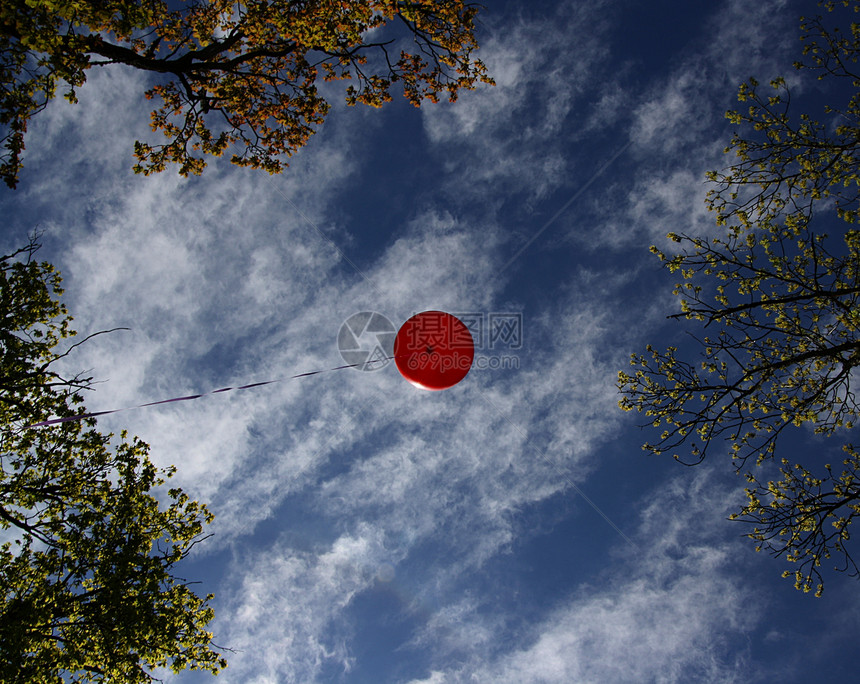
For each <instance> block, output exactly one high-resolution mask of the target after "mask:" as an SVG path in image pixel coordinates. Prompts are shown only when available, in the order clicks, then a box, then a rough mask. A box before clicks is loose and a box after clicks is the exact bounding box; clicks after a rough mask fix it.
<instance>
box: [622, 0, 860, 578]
mask: <svg viewBox="0 0 860 684" xmlns="http://www.w3.org/2000/svg"><path fill="white" fill-rule="evenodd" d="M823 5H824V7H825V8H826V9H828V10H835V9H837V6H838V9H840V10H844V8H848V10H849V12H848V15H849V19H850V15H851V14H854V13H855V12H857V10H858V9H860V3H858V2H857V1H856V0H854V1H852V2H847V1H846V2H843V3H823ZM843 19H844V15H843ZM825 21H826V20H825V19H824V18H822V17H817V18H815V19H809V20H804V21H803V24H802V26H803V29H804V32H805V33H804V36H803V38H804V41H805V43H804V45H805V47H804V55H806V56H807V61H806V62H803V63H800V62H799V63H798V64H797V65H796V66H797V67H798V68H799V69H801V70H813V71H815V72H816V73H817V74H818V76H819V78H821V79H838V80H839V83H840V84H845V83H850V84H851V85H852V86H853V89H852V91H851V94H850V96H849V97H848V99H847V103H845V104H843V105H841V106H837V105H836V104H833V105H831V106H828V107H826V108H825V110H824V115H825V116H826V117H827V118H826V119H825V121H824V122H819V121H816V120H814V119H813V118H812V117H811V116H809V115H807V114H806V113H797V112H795V111H794V109H793V108H791V107H789V104H790V97H789V92H788V89H787V88H786V84H785V81H784V80H783V79H776V80H774V81H773V82H772V83H771V90H770V94H767V95H762V94H761V92H760V90H759V84H758V83H757V82H756V81H755V80H753V79H751V80H750V81H749V82H748V83H746V84H744V85H743V86H741V89H740V93H739V96H738V97H739V100H740V101H741V102H743V103H745V104H747V105H748V107H747V109H746V110H739V111H732V112H729V113H728V115H727V116H728V118H729V119H730V120H731V121H732V122H733V123H735V124H736V125H737V126H738V132H736V133H735V135H734V137H733V139H732V142H731V144H730V145H729V147H728V148H727V149H726V152H733V153H734V154H735V162H734V164H732V166H731V167H730V168H729V169H728V170H726V171H722V172H716V171H715V172H712V173H710V174H709V180H710V181H711V182H712V184H713V188H712V190H711V191H710V192H709V193H708V196H707V200H706V201H707V203H708V206H709V208H710V209H711V210H712V211H713V212H714V213H715V215H716V223H717V225H718V227H721V229H722V234H720V235H717V236H716V237H698V236H690V235H680V234H676V233H670V234H669V236H668V237H669V239H670V240H671V241H672V242H673V243H674V244H675V245H677V253H672V254H667V253H664V252H663V251H662V250H660V249H658V248H656V247H652V248H651V249H652V251H653V252H654V253H655V254H656V255H657V256H658V257H659V258H660V259H661V261H662V262H663V263H664V264H665V266H666V267H667V268H668V269H669V270H670V271H671V272H673V273H677V274H679V275H680V277H681V282H679V283H678V284H677V285H676V286H675V290H674V293H675V295H676V296H677V297H679V299H680V304H681V313H680V314H675V315H674V316H671V318H675V319H680V320H686V321H689V322H690V323H689V326H690V327H694V328H698V329H700V330H701V332H700V334H699V335H698V336H695V335H694V336H693V338H692V339H693V340H695V344H697V345H698V352H699V357H698V358H695V357H693V358H691V359H687V358H683V355H681V356H679V352H678V349H676V348H674V347H669V348H668V349H666V350H665V351H660V350H657V349H654V348H653V347H651V346H649V347H647V348H646V353H644V354H633V356H632V358H631V362H630V363H631V366H632V367H633V370H631V371H622V372H620V373H619V375H618V386H619V388H620V390H621V392H622V395H623V396H622V398H621V400H620V402H619V405H620V406H621V408H622V409H624V410H628V411H630V410H636V411H639V412H642V413H643V414H644V415H646V416H648V424H651V425H653V426H654V427H659V428H662V430H661V433H660V437H659V439H657V440H656V441H655V442H654V443H648V444H645V445H644V448H645V449H647V450H650V451H652V452H654V453H662V452H666V451H668V452H671V453H672V454H673V455H674V457H675V458H676V459H678V460H680V461H682V462H684V463H686V464H688V465H693V464H696V463H700V462H701V461H702V460H703V459H704V458H705V457H706V456H707V455H708V454H709V453H713V452H714V451H715V450H717V452H718V453H725V452H726V451H727V452H728V453H730V454H731V456H732V459H733V461H734V465H735V468H736V469H737V471H738V472H745V474H746V476H747V479H748V480H749V482H750V483H751V484H752V486H751V487H750V488H749V489H748V490H747V494H748V503H747V505H745V506H744V507H743V508H742V510H741V511H740V513H739V514H737V515H736V516H733V517H735V518H737V519H740V520H744V521H746V522H748V523H751V524H752V525H753V531H752V532H750V533H749V535H748V536H750V537H751V538H752V539H754V540H755V541H756V542H757V545H758V548H763V547H766V548H767V549H768V550H769V551H770V552H771V553H772V554H774V555H776V556H782V557H784V558H785V559H786V560H788V561H792V562H795V563H797V564H798V568H797V570H796V572H790V573H788V574H789V575H791V576H792V577H794V578H795V582H796V586H797V587H798V588H799V589H803V590H804V591H809V590H810V589H812V588H813V586H815V588H816V593H817V594H819V595H820V593H821V591H822V589H823V582H822V580H821V575H820V573H819V571H818V568H819V566H820V564H821V561H822V560H823V559H826V558H829V557H830V556H831V554H832V553H834V552H835V553H837V555H838V556H839V559H840V564H839V567H840V568H841V569H843V570H848V571H849V572H850V573H851V574H853V575H857V574H858V567H857V565H856V564H855V563H854V560H853V559H852V558H851V554H850V552H849V549H848V547H847V545H846V544H845V542H846V541H847V540H848V538H849V529H848V528H849V526H850V525H851V523H852V521H853V519H854V517H855V516H857V515H858V514H860V506H858V503H860V472H858V466H860V462H858V455H857V452H856V451H855V450H854V448H853V447H852V446H851V444H845V445H844V448H845V451H846V452H847V454H848V458H846V459H844V464H843V465H844V467H843V468H842V469H840V470H835V471H831V468H830V466H829V465H826V466H825V465H824V463H823V461H822V462H819V458H818V455H817V454H810V456H809V462H808V463H807V464H806V465H805V466H801V465H799V464H797V465H794V466H793V467H792V466H790V465H789V464H787V463H783V465H782V467H781V468H779V473H780V475H779V476H778V477H777V478H776V479H770V478H771V477H773V475H770V476H768V477H762V476H761V473H764V472H769V471H768V468H770V467H771V466H772V460H773V458H774V456H775V454H776V448H777V443H778V440H779V438H780V437H781V436H783V435H785V434H789V433H790V431H791V430H793V429H796V428H799V427H802V426H807V427H809V428H812V431H813V432H814V433H817V434H818V435H821V436H822V437H844V436H845V435H846V431H848V430H851V429H853V428H854V426H855V425H856V424H857V422H858V417H860V404H858V402H857V398H856V396H855V394H854V391H853V390H854V389H856V388H855V387H854V385H856V382H857V379H858V377H860V376H858V367H860V231H858V230H856V229H855V228H854V227H853V224H854V223H855V222H856V221H857V217H858V211H860V174H858V165H860V69H858V68H857V67H858V66H860V65H858V64H857V60H858V57H860V24H857V23H855V22H852V21H848V20H847V19H846V20H845V22H846V23H847V28H846V27H845V26H842V27H841V28H840V27H833V28H827V26H826V24H825ZM836 92H839V91H838V90H837V91H836ZM825 226H826V227H827V228H828V229H829V230H830V232H831V233H832V235H830V236H828V235H827V234H826V231H825ZM682 447H683V449H682ZM813 473H817V474H815V475H814V474H813Z"/></svg>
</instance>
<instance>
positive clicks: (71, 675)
mask: <svg viewBox="0 0 860 684" xmlns="http://www.w3.org/2000/svg"><path fill="white" fill-rule="evenodd" d="M35 247H36V245H35V243H31V245H30V246H29V247H28V248H27V249H25V250H22V251H19V252H17V253H16V254H12V255H7V256H3V257H0V534H2V537H0V540H2V544H0V680H2V681H3V682H9V683H10V684H12V683H17V682H21V683H28V684H29V683H33V684H35V683H36V682H39V683H40V684H41V683H43V682H58V681H63V682H120V681H121V682H129V683H138V682H149V681H151V680H152V679H153V678H154V674H153V673H154V672H156V671H157V669H159V668H170V669H172V670H174V671H180V670H183V669H185V668H192V669H203V670H209V671H211V672H213V673H217V672H218V671H219V670H221V669H222V668H223V667H225V666H226V662H225V661H224V660H223V659H222V658H221V656H220V655H219V654H218V653H217V652H216V651H215V650H213V648H212V643H211V641H212V635H211V634H210V633H209V632H207V631H206V630H205V626H206V625H207V623H209V622H210V620H211V619H212V617H213V613H212V609H211V608H210V607H209V606H208V602H209V600H210V599H211V596H206V597H205V598H201V597H200V596H198V595H196V594H195V593H194V591H193V590H192V587H191V585H190V583H189V582H187V581H185V580H183V579H181V578H179V577H177V576H176V575H175V574H174V572H175V570H176V565H177V564H178V563H180V562H181V561H182V560H183V559H184V558H186V557H187V556H188V554H189V553H190V552H191V550H192V548H193V547H194V546H195V544H197V543H198V542H199V541H201V540H202V539H204V538H205V537H204V533H203V528H204V525H205V524H207V523H208V522H210V521H211V519H212V516H211V514H210V513H209V512H208V511H207V509H206V507H205V506H203V505H201V504H199V503H197V502H196V501H192V500H190V499H189V498H188V496H187V495H186V494H185V493H183V492H182V490H181V489H178V488H174V489H170V490H168V491H163V488H162V485H163V484H165V482H166V480H167V479H169V478H170V477H171V475H172V474H173V471H172V469H169V470H159V469H157V468H156V467H155V466H154V465H153V464H152V462H151V461H150V460H149V457H148V455H147V453H148V447H147V445H146V444H144V443H143V442H141V441H140V440H138V439H129V438H127V436H126V435H125V434H123V435H122V436H121V438H120V439H119V440H113V439H112V435H109V434H102V433H99V432H98V431H96V430H95V429H94V428H93V426H94V421H93V420H92V419H91V420H89V421H70V422H65V423H61V424H59V425H56V426H53V427H50V428H32V427H28V426H29V425H31V424H32V423H34V422H38V421H41V420H45V419H48V418H51V417H55V416H60V417H63V416H71V415H76V414H78V413H80V412H81V409H82V408H83V407H82V403H81V402H82V399H81V394H80V390H81V389H83V388H85V387H86V386H87V384H88V382H89V380H88V379H87V378H84V377H81V376H76V377H74V378H63V377H62V376H61V375H60V374H59V373H58V372H57V371H56V370H55V367H56V362H57V361H58V360H59V359H60V358H62V357H63V356H64V355H65V354H66V353H68V351H70V350H71V349H72V348H73V347H74V346H75V345H72V346H71V347H69V348H68V349H67V350H66V351H65V352H59V351H58V349H57V347H58V345H60V344H62V343H63V341H64V340H66V339H67V338H69V337H70V336H71V335H73V334H74V333H73V331H72V330H71V329H70V327H69V322H70V318H69V316H68V314H67V312H66V310H65V308H64V307H63V306H62V305H61V304H60V303H59V301H58V299H57V296H58V295H59V294H60V292H61V290H60V288H59V284H60V278H59V276H58V274H57V273H56V272H55V271H54V269H53V268H52V267H51V265H50V264H48V263H39V262H36V261H35V260H34V259H33V258H32V256H33V252H34V250H35ZM79 344H80V343H79ZM159 501H162V502H163V503H160V502H159Z"/></svg>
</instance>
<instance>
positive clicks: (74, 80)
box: [0, 0, 492, 187]
mask: <svg viewBox="0 0 860 684" xmlns="http://www.w3.org/2000/svg"><path fill="white" fill-rule="evenodd" d="M476 14H477V7H476V6H474V5H469V4H466V3H464V2H463V0H432V1H431V0H362V1H361V2H344V1H342V0H310V1H308V2H278V3H272V2H268V0H249V1H247V2H235V1H234V0H207V1H206V2H188V3H181V4H180V5H179V6H178V7H176V6H175V5H171V4H170V3H168V2H165V1H164V0H112V1H110V2H98V3H87V2H67V1H60V0H56V1H49V2H38V3H35V2H30V1H29V0H11V1H10V2H8V3H5V4H4V5H3V9H2V10H0V27H2V28H0V74H2V82H3V84H4V85H3V91H2V93H0V126H2V127H3V131H4V138H3V143H4V148H5V154H4V156H3V157H2V163H0V175H2V177H3V179H4V181H5V182H6V183H7V184H8V185H9V186H10V187H14V186H15V184H16V183H17V178H18V174H19V171H20V169H21V155H22V152H23V149H24V133H25V132H26V129H27V124H28V122H29V120H30V119H31V118H32V116H33V115H35V114H36V113H37V112H38V111H40V110H41V109H43V108H44V107H45V105H46V103H47V102H48V101H49V100H50V99H52V98H53V97H54V96H55V93H56V90H57V88H58V87H64V88H65V89H66V91H65V93H64V95H65V97H66V98H67V99H69V100H70V101H72V102H74V101H75V89H76V88H78V87H79V86H80V85H81V84H83V83H84V82H85V80H86V74H87V71H88V70H89V69H90V68H92V67H94V66H104V65H110V64H124V65H127V66H131V67H134V68H136V69H141V70H144V71H149V72H152V73H153V74H154V75H156V77H157V78H158V79H159V82H158V83H157V84H156V85H154V86H153V87H151V88H150V89H149V90H147V91H146V93H145V96H146V98H147V99H149V100H155V102H156V107H155V109H154V110H153V111H152V114H151V127H152V129H153V130H154V131H161V132H162V133H163V134H164V136H165V137H166V138H167V141H166V142H163V143H161V144H152V143H148V142H144V141H138V142H136V143H135V146H134V154H135V157H136V159H137V163H136V165H135V171H137V172H139V173H144V174H150V173H154V172H158V171H162V170H164V168H165V166H166V165H167V164H170V163H173V164H178V165H179V172H180V173H181V174H182V175H188V174H199V173H201V172H202V170H203V168H204V167H205V166H206V162H205V159H204V156H203V155H215V156H220V155H222V154H223V153H224V152H225V151H226V150H227V149H228V148H231V147H238V148H239V149H238V151H236V152H235V153H234V154H233V155H232V158H231V161H232V162H233V163H234V164H238V165H240V166H249V167H252V168H260V169H265V170H266V171H268V172H269V173H278V172H280V171H281V170H282V168H283V166H284V161H283V158H284V157H285V156H290V155H292V154H293V153H294V152H295V151H296V150H298V149H299V148H300V147H302V146H303V145H304V144H305V143H306V142H307V140H308V138H309V137H310V136H311V135H312V134H313V133H314V131H315V127H316V126H317V125H319V124H321V123H322V122H323V121H324V119H325V117H326V114H327V112H328V111H329V107H330V105H329V103H328V102H327V101H326V100H325V98H324V97H323V96H322V95H321V94H320V92H319V89H318V85H319V83H320V82H322V81H333V80H345V81H350V85H349V86H348V88H347V92H346V101H347V102H348V103H349V104H350V105H354V104H358V103H362V104H366V105H370V106H373V107H379V106H381V105H382V104H384V103H385V102H388V101H390V100H391V89H392V87H393V85H394V84H395V83H399V84H401V85H402V90H403V94H404V95H405V96H406V98H407V99H408V100H409V101H410V102H412V103H413V104H414V105H416V106H419V105H420V104H421V103H422V101H424V100H430V101H433V102H436V101H438V100H439V99H440V96H443V95H446V96H447V97H448V99H449V100H451V101H454V100H456V99H457V95H458V92H459V91H460V90H461V89H471V88H474V87H475V85H476V83H478V82H484V83H492V79H491V78H490V77H489V76H488V75H487V71H486V67H485V66H484V64H483V63H482V62H481V61H480V60H478V59H475V58H473V56H472V52H473V51H474V50H475V49H476V48H477V44H476V42H475V37H474V31H475V23H474V22H475V17H476Z"/></svg>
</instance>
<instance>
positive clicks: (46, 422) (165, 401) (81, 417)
mask: <svg viewBox="0 0 860 684" xmlns="http://www.w3.org/2000/svg"><path fill="white" fill-rule="evenodd" d="M394 358H395V357H394V356H386V357H384V358H381V359H374V360H372V361H365V362H363V363H349V364H347V365H345V366H337V367H335V368H324V369H322V370H315V371H307V372H306V373H297V374H296V375H291V376H290V377H288V378H280V379H278V380H265V381H264V382H253V383H251V384H249V385H239V386H238V387H222V388H221V389H216V390H212V391H211V392H203V393H202V394H189V395H188V396H185V397H173V398H172V399H162V400H161V401H150V402H148V403H146V404H138V405H137V406H127V407H125V408H118V409H111V410H109V411H94V412H93V413H81V414H78V415H75V416H66V417H65V418H53V419H51V420H43V421H42V422H40V423H33V424H32V425H27V427H28V428H35V427H44V426H46V425H56V424H57V423H67V422H69V421H72V420H84V419H85V418H95V417H96V416H106V415H108V414H110V413H120V412H122V411H133V410H135V409H140V408H146V407H147V406H158V405H159V404H172V403H174V402H177V401H190V400H192V399H199V398H200V397H207V396H209V395H210V394H220V393H222V392H232V391H233V390H243V389H251V388H252V387H262V386H263V385H272V384H275V383H277V382H286V381H287V380H295V379H296V378H306V377H308V376H309V375H318V374H319V373H329V372H331V371H338V370H343V369H345V368H356V367H358V366H366V365H367V364H368V363H378V362H381V361H391V360H392V359H394Z"/></svg>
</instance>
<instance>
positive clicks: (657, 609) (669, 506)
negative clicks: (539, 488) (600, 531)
mask: <svg viewBox="0 0 860 684" xmlns="http://www.w3.org/2000/svg"><path fill="white" fill-rule="evenodd" d="M685 475H687V473H685ZM723 487H724V485H722V484H720V483H719V480H718V478H716V476H715V475H714V474H713V473H707V472H702V471H700V472H699V473H698V474H697V475H696V476H695V477H689V476H680V477H677V478H675V479H674V480H672V481H671V482H670V483H668V484H667V485H664V486H661V487H660V489H659V490H657V491H655V492H652V493H651V496H650V501H649V503H648V504H647V505H646V507H645V508H644V510H643V512H642V524H641V527H640V530H639V533H638V534H637V536H636V540H637V543H638V544H639V548H638V551H637V552H634V553H630V551H629V548H627V547H625V548H623V549H621V550H620V553H621V554H623V556H624V558H625V560H624V561H623V562H622V563H621V564H620V565H618V566H616V567H615V568H614V569H613V570H611V571H610V572H609V573H608V574H609V576H608V577H604V578H602V579H601V583H600V584H599V585H597V586H589V585H582V586H581V587H580V588H579V590H578V591H576V593H575V594H574V595H573V596H571V597H570V598H569V599H567V600H560V601H559V602H558V604H557V608H556V609H554V610H553V611H551V612H550V614H548V615H547V616H546V617H545V618H544V619H543V620H541V621H540V622H538V623H536V624H534V625H533V626H532V627H531V628H530V629H528V630H527V631H526V632H525V633H522V634H505V633H504V631H502V633H498V631H497V630H498V627H497V625H495V624H493V618H494V616H492V615H491V616H490V623H489V624H490V625H491V626H492V629H494V630H496V633H495V635H494V636H491V637H488V638H485V639H482V640H480V641H479V643H476V644H475V645H474V647H472V648H468V647H467V648H466V649H465V650H466V651H467V652H468V653H470V655H471V658H470V659H469V660H468V662H467V664H465V665H463V666H459V667H452V666H447V667H445V666H442V667H438V668H437V669H436V671H435V672H433V674H432V677H433V679H432V680H431V681H439V682H465V681H493V682H517V683H526V682H543V683H545V684H548V683H550V682H571V681H575V682H629V681H654V682H682V681H692V680H695V681H719V682H734V681H737V682H740V681H748V680H749V678H750V676H751V674H752V671H751V669H750V666H749V664H748V663H747V662H745V660H744V658H743V656H732V655H727V654H728V653H729V651H728V649H727V646H728V645H729V644H730V643H731V644H733V645H734V646H735V648H736V647H737V645H738V643H739V642H742V641H743V634H744V632H745V631H747V630H749V629H750V628H752V626H753V625H754V624H755V622H756V620H757V619H758V616H759V615H760V611H761V608H762V606H761V605H760V604H758V603H757V602H756V601H755V599H754V598H753V594H752V591H751V590H750V589H748V588H744V584H743V582H742V581H739V580H738V577H737V576H736V575H739V574H741V573H742V572H743V569H742V566H743V563H742V562H739V560H738V553H739V548H740V545H739V543H738V542H737V541H736V540H735V541H732V542H728V541H726V534H725V532H726V531H725V530H724V529H720V528H719V526H718V525H714V524H713V523H712V522H710V521H713V520H720V516H719V514H720V513H721V512H723V509H724V506H725V503H724V499H723V497H724V496H725V494H726V491H725V490H724V489H723ZM739 566H740V567H739ZM458 623H459V625H460V627H459V628H460V630H462V631H463V632H465V633H468V632H469V631H470V630H472V629H476V630H479V631H480V630H482V629H486V626H487V624H488V623H487V621H486V619H485V618H484V614H483V613H481V612H479V611H477V610H471V611H468V612H467V613H466V614H463V615H460V616H459V617H458ZM425 639H426V640H427V641H430V640H431V637H430V635H426V636H425ZM434 645H436V646H437V647H438V646H439V644H438V642H437V643H436V644H434ZM444 652H445V651H444V645H443V650H442V652H441V653H439V654H438V655H439V658H438V662H440V663H441V662H444ZM742 652H743V649H741V653H742ZM738 657H740V659H739V660H738V659H737V658H738ZM460 659H461V660H462V651H461V652H460Z"/></svg>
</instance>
